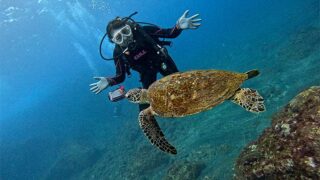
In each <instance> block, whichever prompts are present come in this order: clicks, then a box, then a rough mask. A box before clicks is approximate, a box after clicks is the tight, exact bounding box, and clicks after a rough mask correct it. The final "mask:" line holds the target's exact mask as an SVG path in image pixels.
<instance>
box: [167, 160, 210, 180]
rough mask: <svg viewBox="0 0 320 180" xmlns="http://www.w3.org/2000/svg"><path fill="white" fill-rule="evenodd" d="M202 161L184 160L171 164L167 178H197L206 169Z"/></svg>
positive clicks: (186, 179) (170, 179)
mask: <svg viewBox="0 0 320 180" xmlns="http://www.w3.org/2000/svg"><path fill="white" fill-rule="evenodd" d="M204 167H205V164H204V163H202V162H189V161H182V162H178V163H176V164H174V165H173V166H171V167H170V168H169V170H168V172H167V174H166V176H165V177H164V179H165V180H193V179H197V178H198V177H199V175H200V173H201V171H202V170H203V169H204Z"/></svg>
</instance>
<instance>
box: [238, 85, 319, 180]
mask: <svg viewBox="0 0 320 180" xmlns="http://www.w3.org/2000/svg"><path fill="white" fill-rule="evenodd" d="M235 173H236V174H235V178H236V179H260V178H261V179H320V86H314V87H311V88H309V89H308V90H306V91H303V92H301V93H300V94H298V95H297V96H296V97H295V98H294V99H293V100H291V101H290V102H289V104H288V105H287V106H286V107H285V108H284V109H283V110H282V111H281V112H279V113H278V114H277V115H276V116H275V117H274V118H273V120H272V126H271V127H270V128H267V129H266V130H265V131H264V132H263V134H262V135H261V136H260V138H259V139H258V140H257V141H255V142H253V143H251V144H249V145H248V146H247V147H246V148H245V149H244V150H243V152H242V153H241V154H240V156H239V157H238V159H237V162H236V165H235Z"/></svg>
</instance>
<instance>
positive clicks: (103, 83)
mask: <svg viewBox="0 0 320 180" xmlns="http://www.w3.org/2000/svg"><path fill="white" fill-rule="evenodd" d="M94 79H96V80H99V81H98V82H96V83H92V84H90V86H92V87H91V88H90V91H92V92H93V93H96V94H98V93H100V92H101V91H102V90H104V89H106V88H107V87H108V86H109V82H108V80H107V78H105V77H94Z"/></svg>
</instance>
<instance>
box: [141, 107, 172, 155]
mask: <svg viewBox="0 0 320 180" xmlns="http://www.w3.org/2000/svg"><path fill="white" fill-rule="evenodd" d="M139 124H140V127H141V128H142V130H143V132H144V134H145V135H146V136H147V137H148V138H149V140H150V142H151V143H152V144H153V145H155V146H157V147H158V148H159V149H160V150H162V151H164V152H167V153H170V154H177V150H176V149H175V147H173V146H172V145H171V144H169V142H168V141H167V140H166V139H165V137H164V134H163V133H162V131H161V129H160V127H159V125H158V123H157V121H156V119H155V117H154V116H153V114H152V110H151V108H150V107H149V108H147V109H145V110H143V111H141V112H140V114H139Z"/></svg>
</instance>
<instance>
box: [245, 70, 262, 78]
mask: <svg viewBox="0 0 320 180" xmlns="http://www.w3.org/2000/svg"><path fill="white" fill-rule="evenodd" d="M246 74H248V79H251V78H254V77H256V76H258V75H259V74H260V72H259V70H257V69H254V70H251V71H248V72H246Z"/></svg>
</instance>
